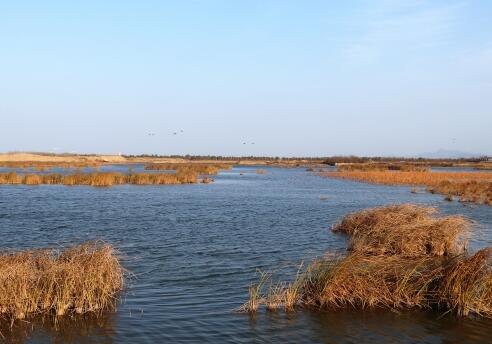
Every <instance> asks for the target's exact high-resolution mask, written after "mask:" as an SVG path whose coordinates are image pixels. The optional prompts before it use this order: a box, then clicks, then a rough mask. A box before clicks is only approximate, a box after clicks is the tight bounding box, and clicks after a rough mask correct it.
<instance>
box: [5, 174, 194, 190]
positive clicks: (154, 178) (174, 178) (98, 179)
mask: <svg viewBox="0 0 492 344" xmlns="http://www.w3.org/2000/svg"><path fill="white" fill-rule="evenodd" d="M197 182H198V175H197V173H196V172H193V171H182V170H178V171H177V172H176V173H155V174H154V173H133V174H122V173H112V172H95V173H79V172H76V173H73V174H66V175H62V174H56V173H55V174H25V175H20V174H17V173H15V172H10V173H0V184H26V185H39V184H63V185H89V186H111V185H121V184H136V185H164V184H193V183H197Z"/></svg>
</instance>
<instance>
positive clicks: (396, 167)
mask: <svg viewBox="0 0 492 344" xmlns="http://www.w3.org/2000/svg"><path fill="white" fill-rule="evenodd" d="M337 168H338V170H339V171H419V172H425V171H429V167H428V166H426V165H422V164H420V165H419V164H410V163H382V162H372V163H371V162H368V163H345V164H343V163H342V164H338V165H337Z"/></svg>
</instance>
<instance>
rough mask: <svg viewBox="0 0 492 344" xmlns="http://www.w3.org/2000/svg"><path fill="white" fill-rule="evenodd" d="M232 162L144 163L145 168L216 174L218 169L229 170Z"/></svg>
mask: <svg viewBox="0 0 492 344" xmlns="http://www.w3.org/2000/svg"><path fill="white" fill-rule="evenodd" d="M231 168H232V164H222V163H214V164H202V163H152V164H147V165H145V167H144V169H146V170H156V171H162V170H175V171H177V172H182V173H196V174H209V175H212V174H217V173H219V172H220V170H230V169H231Z"/></svg>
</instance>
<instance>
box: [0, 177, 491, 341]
mask: <svg viewBox="0 0 492 344" xmlns="http://www.w3.org/2000/svg"><path fill="white" fill-rule="evenodd" d="M120 168H123V169H124V171H127V170H128V168H127V167H120ZM255 170H256V168H255V167H241V168H235V169H233V170H232V171H227V172H224V173H222V174H221V175H219V176H217V177H216V178H215V179H216V182H215V183H214V184H208V185H202V184H197V185H177V186H134V185H123V186H114V187H111V188H94V187H85V186H74V187H66V186H62V185H50V186H25V185H20V186H11V185H2V186H0V238H1V241H0V248H1V249H22V248H29V247H48V246H55V245H65V244H72V243H78V242H82V241H85V240H93V239H98V238H100V239H103V240H105V241H107V242H110V243H111V244H113V245H115V246H116V247H117V248H119V250H120V252H121V255H122V257H123V262H124V265H125V267H126V268H127V269H129V270H130V271H131V272H132V273H133V274H134V275H135V278H134V279H133V280H132V281H130V284H129V286H128V288H127V291H126V293H125V294H124V296H123V301H122V304H121V305H120V307H119V309H118V311H117V312H116V313H108V314H106V315H104V316H102V317H99V318H92V317H82V318H74V319H70V318H68V319H66V318H62V319H61V320H60V321H59V323H58V324H53V323H52V321H50V320H49V319H48V320H43V319H38V320H35V321H33V322H31V323H18V324H16V325H15V326H14V328H13V329H12V330H8V331H7V330H5V329H4V328H3V327H2V328H1V329H0V331H2V334H3V336H4V339H3V340H4V341H7V342H19V343H70V342H75V343H165V342H166V343H167V342H169V343H194V342H206V343H227V342H230V343H272V342H279V343H304V342H305V343H340V342H347V343H354V342H358V343H368V342H369V343H371V342H372V343H413V342H426V343H455V342H469V343H476V342H490V341H491V340H492V326H491V325H492V322H491V321H485V320H472V319H455V318H453V317H440V315H439V314H435V313H419V312H404V313H401V314H396V313H392V312H387V311H368V312H359V311H350V310H348V311H339V312H310V311H303V310H299V311H297V312H295V313H292V314H284V313H283V312H278V313H275V312H265V311H261V312H259V313H258V314H257V315H256V316H254V317H250V316H249V315H245V314H238V313H235V312H234V309H235V308H237V307H238V306H240V305H241V304H242V303H243V302H244V301H245V300H246V298H247V287H248V285H249V284H250V283H251V282H252V281H253V280H254V279H255V271H256V269H257V268H262V269H265V270H272V269H276V268H278V267H279V266H280V267H285V269H284V270H285V271H284V270H282V271H284V272H285V273H286V274H289V273H291V272H292V273H293V272H294V271H295V269H296V265H297V264H298V263H299V262H300V261H301V260H303V259H310V258H312V257H314V256H317V255H320V254H322V253H324V252H326V251H327V250H335V249H343V248H344V247H345V239H344V237H343V236H340V235H335V234H333V233H331V232H330V231H329V228H330V226H331V225H332V224H334V223H335V222H336V221H337V220H338V219H340V218H341V217H342V216H343V215H345V214H346V213H348V212H351V211H356V210H359V209H362V208H366V207H373V206H377V205H383V204H387V203H401V202H417V203H424V204H431V205H435V206H438V207H439V208H440V209H441V210H442V211H443V212H444V213H449V214H464V215H466V216H468V217H469V218H471V219H473V220H475V221H477V222H478V224H479V226H478V225H477V228H476V229H475V230H474V232H473V237H472V240H471V244H472V248H473V249H477V248H480V247H482V246H487V245H492V207H488V206H478V205H472V206H470V205H468V206H464V205H463V204H461V203H458V202H446V201H444V200H443V197H442V196H439V195H431V194H428V193H424V192H422V193H417V194H412V193H410V192H409V188H407V187H387V186H376V185H368V184H363V183H355V182H348V181H340V180H331V179H323V178H320V177H317V176H314V175H312V174H309V173H307V172H305V171H304V170H303V169H277V168H267V174H265V175H258V174H255ZM240 173H244V175H242V176H241V175H240ZM320 196H327V197H328V199H327V200H324V201H323V200H320ZM0 338H1V337H0ZM1 340H2V339H0V341H1Z"/></svg>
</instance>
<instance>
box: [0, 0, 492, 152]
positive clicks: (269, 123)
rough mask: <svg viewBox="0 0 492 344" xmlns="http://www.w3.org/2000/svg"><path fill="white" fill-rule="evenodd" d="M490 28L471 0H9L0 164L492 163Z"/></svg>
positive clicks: (2, 22)
mask: <svg viewBox="0 0 492 344" xmlns="http://www.w3.org/2000/svg"><path fill="white" fill-rule="evenodd" d="M491 16H492V2H491V1H471V0H470V1H464V0H462V1H458V0H457V1H454V0H450V1H424V0H404V1H389V0H365V1H362V0H361V1H337V2H335V1H332V2H329V1H286V0H282V1H280V0H279V1H266V0H264V1H246V0H244V1H212V0H210V1H121V0H120V1H80V2H67V1H2V0H0V43H1V47H2V48H1V51H0V52H1V53H0V151H11V150H35V151H54V152H61V151H63V152H71V151H75V152H80V153H82V152H101V153H102V152H104V153H118V152H123V153H132V154H138V153H158V154H222V155H250V154H252V155H282V156H293V155H324V156H325V155H334V154H357V155H413V154H416V153H421V152H427V151H434V150H437V149H440V148H444V149H450V150H461V151H468V152H476V153H484V154H491V155H492V140H491V136H492V135H491V132H492V20H490V18H491ZM181 130H183V132H181ZM174 132H177V134H176V135H174V134H173V133H174ZM149 133H155V135H149ZM243 142H246V143H247V144H243ZM252 142H254V143H255V144H254V145H253V144H251V143H252Z"/></svg>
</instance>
